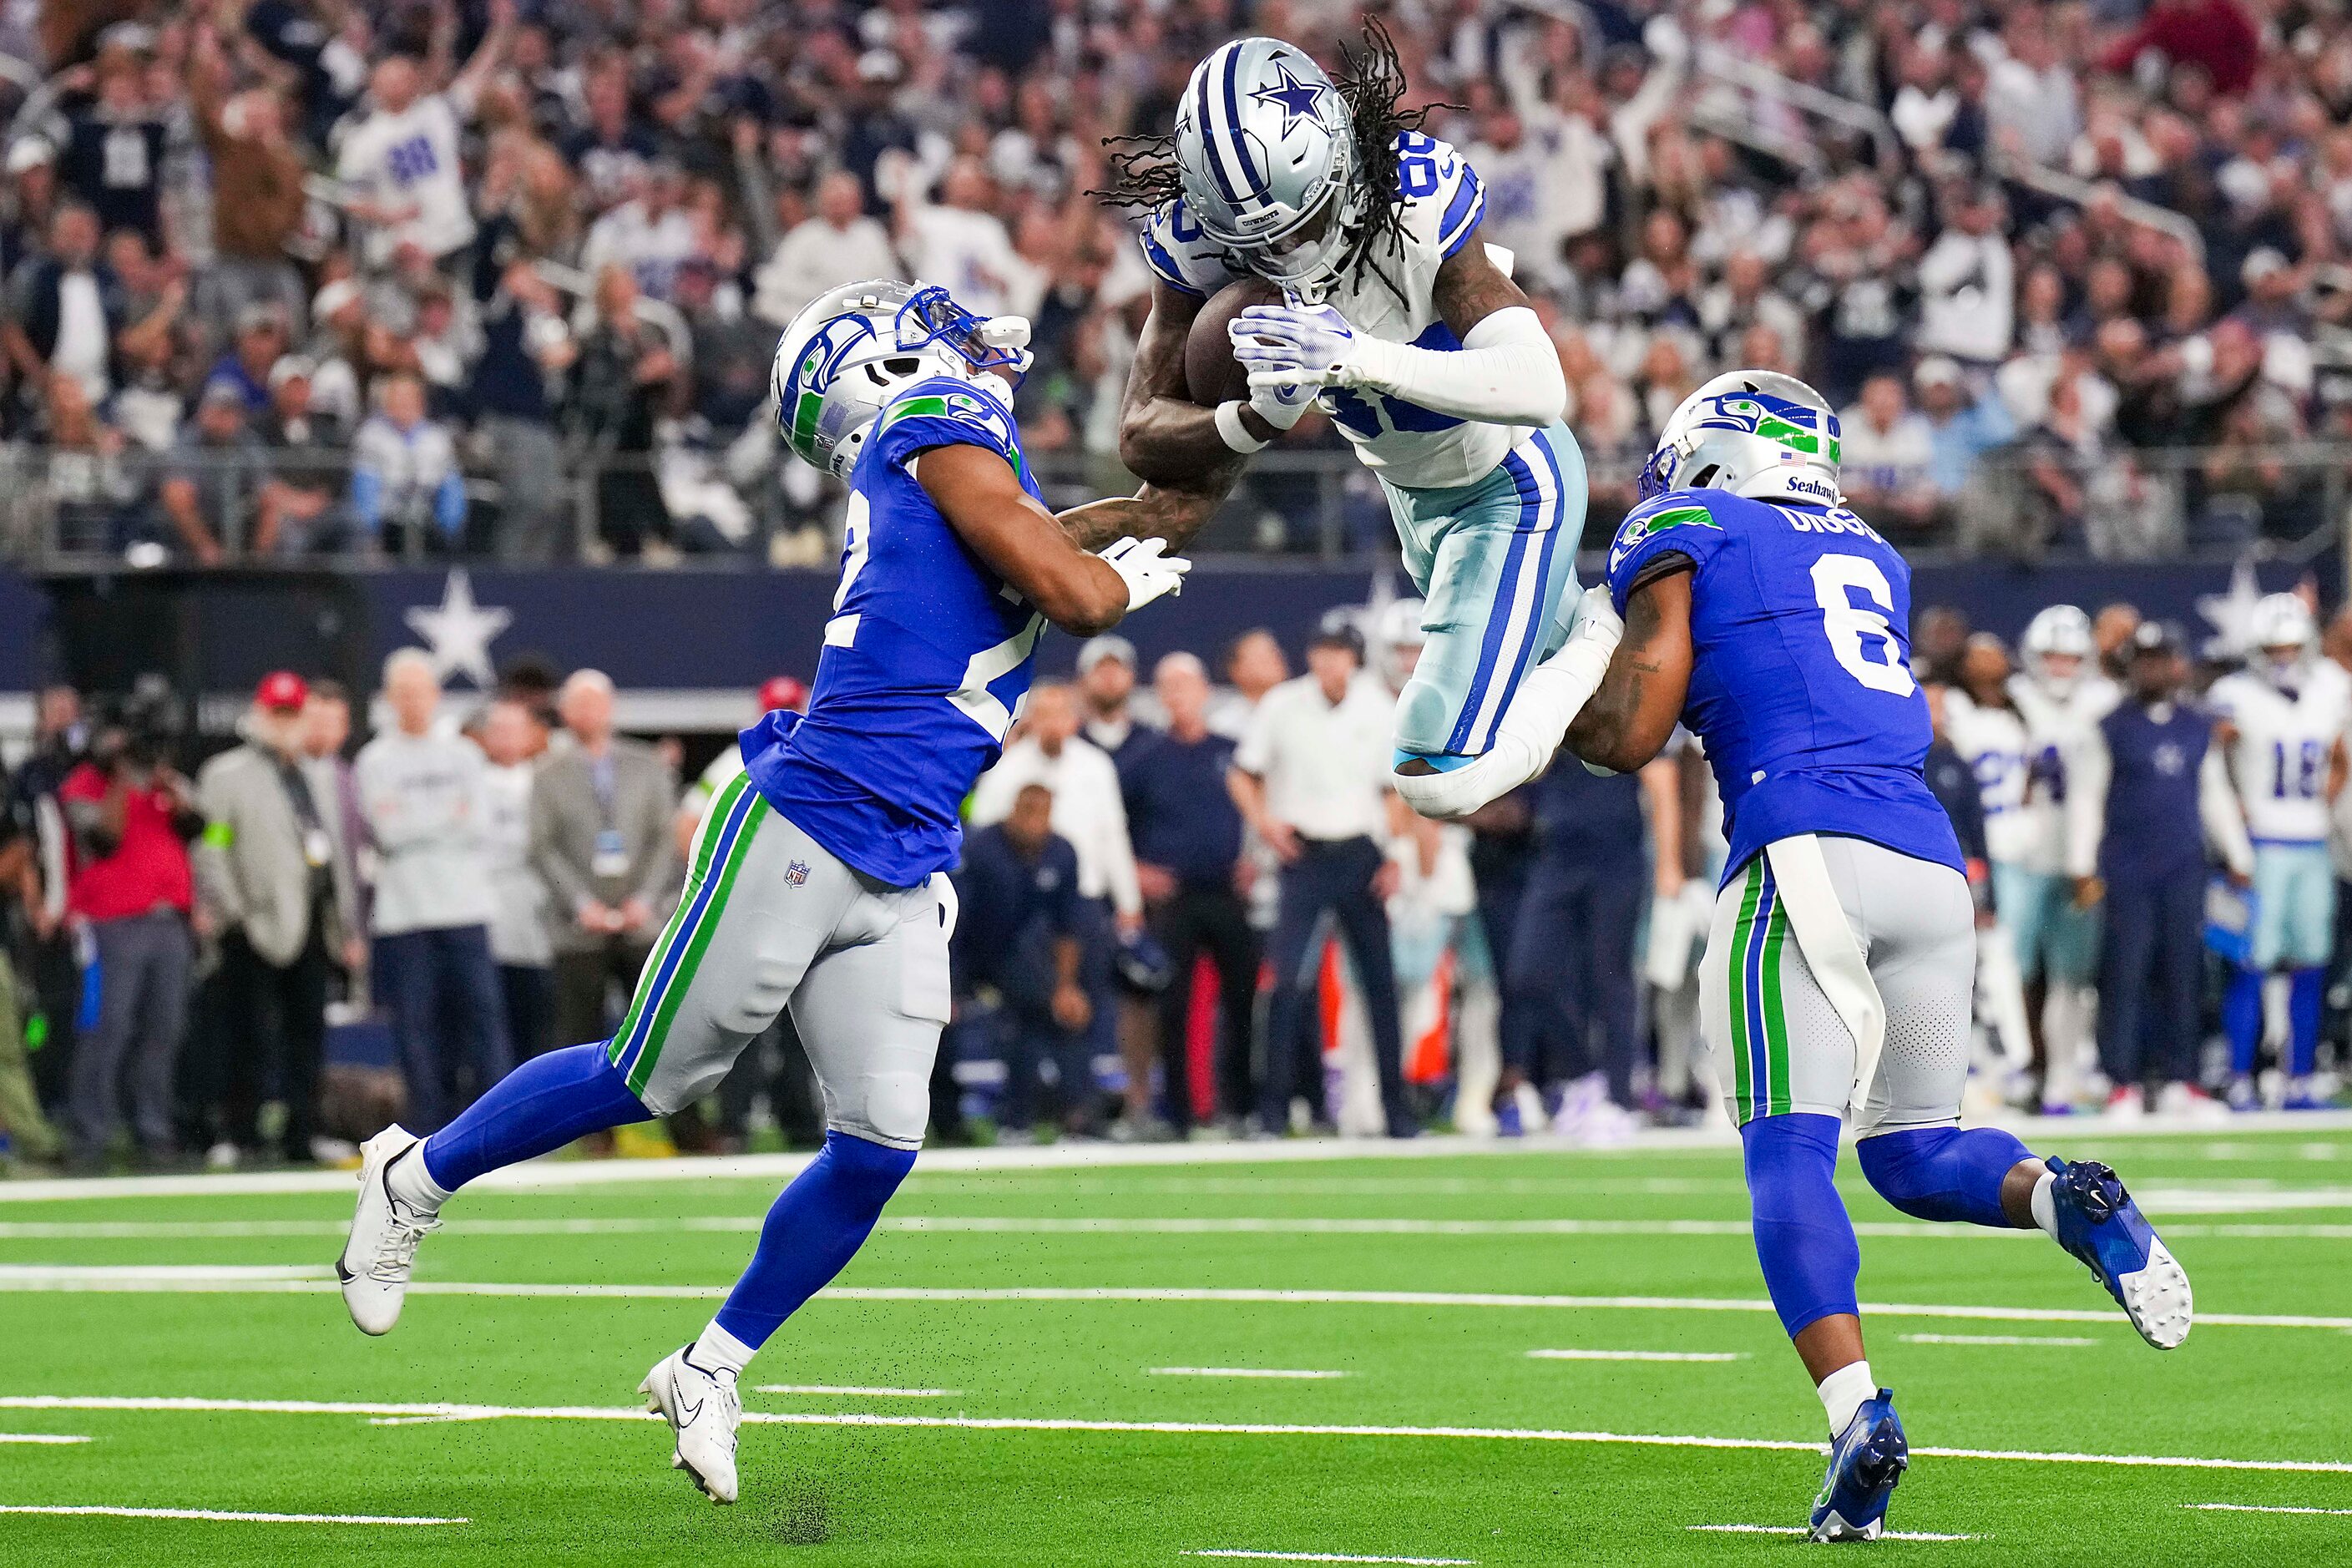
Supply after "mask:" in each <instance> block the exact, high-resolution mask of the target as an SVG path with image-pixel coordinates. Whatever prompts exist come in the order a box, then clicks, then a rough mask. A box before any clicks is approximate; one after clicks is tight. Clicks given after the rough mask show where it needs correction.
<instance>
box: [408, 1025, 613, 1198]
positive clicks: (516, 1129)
mask: <svg viewBox="0 0 2352 1568" xmlns="http://www.w3.org/2000/svg"><path fill="white" fill-rule="evenodd" d="M652 1116H653V1112H652V1111H650V1110H646V1108H645V1103H644V1101H642V1100H639V1099H638V1098H637V1097H636V1096H635V1095H634V1094H631V1093H630V1092H629V1086H628V1082H627V1080H626V1079H623V1078H622V1077H621V1074H620V1071H619V1069H618V1068H614V1066H613V1061H612V1058H611V1057H610V1056H608V1055H607V1054H606V1049H605V1047H604V1045H602V1044H597V1045H589V1046H572V1047H566V1048H565V1049H563V1050H560V1051H549V1052H547V1053H546V1054H545V1055H544V1056H536V1057H533V1058H530V1060H529V1061H527V1062H525V1063H523V1064H522V1066H520V1067H519V1068H515V1069H514V1071H512V1072H510V1073H509V1074H507V1076H506V1077H504V1078H502V1079H499V1081H498V1082H496V1083H494V1084H492V1085H491V1086H490V1087H489V1089H488V1092H486V1093H485V1094H484V1095H483V1096H482V1098H481V1099H479V1100H476V1101H474V1103H473V1104H472V1105H470V1106H467V1108H466V1110H465V1112H464V1113H463V1114H462V1115H460V1116H459V1117H458V1118H457V1120H456V1121H452V1122H451V1123H449V1125H448V1126H446V1127H444V1128H443V1129H441V1131H438V1132H436V1133H435V1134H433V1136H432V1137H430V1138H427V1139H426V1140H425V1152H424V1160H425V1173H426V1174H427V1175H429V1176H431V1177H432V1178H433V1180H434V1181H435V1182H436V1184H439V1185H440V1186H442V1187H444V1188H446V1190H448V1191H450V1192H453V1193H454V1192H456V1191H457V1189H458V1188H459V1187H462V1186H464V1185H465V1184H467V1182H470V1181H472V1180H473V1179H474V1178H475V1177H476V1176H478V1175H480V1174H481V1173H483V1172H485V1171H495V1170H497V1169H498V1168H499V1166H501V1165H511V1164H514V1163H517V1162H519V1161H522V1160H531V1159H536V1158H538V1157H539V1156H540V1155H541V1154H546V1153H550V1152H553V1151H555V1150H557V1149H561V1148H562V1147H563V1146H564V1145H565V1144H566V1143H569V1142H572V1140H573V1139H575V1138H584V1137H586V1136H587V1135H588V1134H589V1133H591V1132H602V1131H604V1130H605V1129H606V1128H608V1127H622V1126H625V1125H627V1124H628V1123H630V1122H633V1121H647V1120H650V1119H651V1118H652Z"/></svg>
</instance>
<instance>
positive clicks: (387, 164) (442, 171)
mask: <svg viewBox="0 0 2352 1568" xmlns="http://www.w3.org/2000/svg"><path fill="white" fill-rule="evenodd" d="M513 31H514V4H513V0H490V27H489V31H488V32H487V33H485V34H484V35H483V37H482V42H481V46H480V47H478V48H477V49H476V50H475V51H474V58H472V59H470V60H468V61H467V62H466V68H465V69H464V70H462V71H460V72H459V73H458V74H457V78H456V79H454V80H452V81H451V82H450V83H449V86H448V88H447V89H446V90H444V91H441V92H427V91H425V62H423V61H422V60H419V59H418V58H416V57H415V56H414V55H406V54H394V55H387V56H385V57H384V58H383V59H380V60H378V61H377V62H376V63H375V68H374V69H373V71H372V72H371V73H370V75H369V77H368V106H369V110H370V112H369V113H368V114H367V116H366V117H365V118H364V119H362V120H361V121H359V122H358V123H356V124H354V125H352V127H351V128H350V129H349V130H348V131H346V132H343V137H342V143H341V146H340V147H339V148H338V149H337V152H336V157H335V177H336V178H337V179H339V180H341V181H342V182H343V183H344V184H347V185H350V186H352V187H353V191H352V195H353V196H354V198H355V199H354V200H353V201H352V206H351V211H352V216H355V217H357V218H359V219H361V220H362V222H364V223H366V224H368V225H369V226H370V227H369V229H368V233H367V261H368V264H369V265H370V266H371V267H383V266H384V265H386V264H388V263H389V262H390V261H391V260H392V258H393V257H394V254H395V253H397V252H398V251H399V250H400V249H401V248H402V247H404V246H412V245H413V246H415V247H416V248H417V249H419V250H422V251H423V252H424V253H425V255H427V256H429V257H431V258H433V259H434V260H436V261H440V260H442V259H443V258H446V257H448V256H451V255H453V254H455V253H456V252H457V251H460V250H463V249H464V248H465V247H467V246H468V245H471V244H472V243H473V242H474V214H473V210H472V208H471V207H469V206H468V205H467V201H466V178H465V170H464V168H463V166H462V165H461V164H460V163H459V162H458V145H457V143H458V133H459V131H460V129H461V127H462V126H463V124H464V122H465V121H467V120H470V119H472V118H473V113H474V100H475V99H476V98H477V97H478V95H479V93H480V92H481V89H482V84H483V82H484V81H486V80H487V79H488V77H489V74H490V72H491V71H492V70H494V69H496V68H497V67H498V63H499V56H500V55H502V54H503V53H504V52H505V50H506V46H507V39H508V38H509V36H511V35H512V33H513Z"/></svg>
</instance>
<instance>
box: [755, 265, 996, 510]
mask: <svg viewBox="0 0 2352 1568" xmlns="http://www.w3.org/2000/svg"><path fill="white" fill-rule="evenodd" d="M1028 344H1029V323H1028V322H1027V321H1024V320H1023V319H1022V318H1020V317H1018V316H993V317H991V318H989V319H988V320H986V321H982V319H981V318H980V317H978V316H975V315H973V314H972V313H971V311H970V310H965V309H964V308H963V307H962V306H961V305H959V304H957V303H956V302H955V300H953V299H952V298H950V296H949V294H948V291H947V290H946V289H942V288H940V287H939V286H938V285H936V284H923V283H900V282H898V281H895V280H893V279H872V280H870V281H867V282H864V283H850V284H845V285H844V286H843V287H841V288H838V289H832V290H829V291H828V292H826V293H824V294H822V295H820V296H818V297H817V298H816V299H814V300H811V301H810V302H809V303H808V304H806V305H804V306H803V307H802V309H801V312H800V314H799V315H797V316H794V317H793V321H792V325H790V326H788V327H786V328H785V329H784V335H783V338H782V341H781V342H778V343H777V344H776V360H775V364H774V367H773V368H772V370H771V371H770V372H769V375H768V390H769V393H770V395H772V396H773V397H774V399H775V403H776V426H777V428H778V429H779V430H781V431H782V433H783V437H784V444H785V445H786V446H788V447H791V448H792V449H793V452H794V453H795V454H797V455H798V456H799V457H800V458H802V459H803V460H804V461H806V462H808V463H810V464H812V465H814V467H816V468H823V469H825V470H826V471H828V472H830V473H832V474H834V475H835V476H837V477H838V478H841V479H848V478H849V475H850V470H851V469H853V468H856V466H857V454H858V451H859V449H860V448H861V447H864V445H865V443H866V430H867V429H868V427H869V426H872V425H873V423H874V417H875V416H876V415H877V414H879V413H881V412H882V409H883V407H884V405H887V403H888V402H889V401H890V399H891V398H892V397H893V396H895V395H897V394H898V389H899V388H900V387H902V386H905V385H907V384H908V383H910V382H917V381H921V380H924V379H925V378H927V377H929V376H934V375H951V376H954V377H957V378H958V379H960V380H964V381H973V380H978V379H981V378H982V377H990V378H996V379H1002V380H1003V381H1004V382H1005V383H1006V384H1007V386H1006V392H1005V396H1006V399H1007V401H1010V399H1011V389H1010V383H1011V382H1013V381H1017V380H1018V379H1019V378H1020V376H1021V373H1022V372H1024V371H1025V370H1027V369H1028V368H1029V363H1030V356H1029V353H1028ZM1000 373H1001V374H1000Z"/></svg>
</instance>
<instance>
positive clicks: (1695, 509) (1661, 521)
mask: <svg viewBox="0 0 2352 1568" xmlns="http://www.w3.org/2000/svg"><path fill="white" fill-rule="evenodd" d="M1670 528H1711V529H1714V530H1715V531H1717V532H1718V533H1720V532H1721V531H1723V524H1721V523H1719V522H1717V521H1715V514H1714V513H1712V512H1710V511H1708V510H1706V508H1705V507H1703V506H1670V507H1665V508H1663V509H1661V510H1657V511H1654V512H1650V513H1648V514H1646V515H1645V514H1643V513H1642V512H1638V511H1637V512H1635V513H1634V514H1633V516H1631V517H1629V518H1627V519H1626V520H1625V523H1624V526H1623V527H1622V528H1620V529H1619V530H1618V531H1617V542H1615V543H1613V544H1612V545H1611V546H1610V547H1609V570H1611V571H1612V572H1614V571H1616V570H1617V568H1618V567H1620V566H1622V565H1623V564H1625V560H1626V557H1628V556H1630V555H1632V554H1633V552H1634V551H1636V550H1638V549H1640V548H1641V547H1642V545H1643V543H1644V542H1646V541H1648V540H1649V539H1651V538H1652V537H1654V535H1657V534H1661V533H1664V531H1666V530H1668V529H1670Z"/></svg>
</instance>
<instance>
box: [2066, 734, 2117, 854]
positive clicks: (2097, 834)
mask: <svg viewBox="0 0 2352 1568" xmlns="http://www.w3.org/2000/svg"><path fill="white" fill-rule="evenodd" d="M2115 771H2116V768H2115V759H2114V758H2113V757H2112V756H2111V755H2109V753H2108V752H2107V738H2106V736H2105V734H2103V733H2102V732H2100V731H2097V730H2093V731H2091V732H2090V733H2089V735H2087V736H2086V737H2084V741H2083V743H2082V745H2081V746H2079V747H2077V748H2076V750H2075V752H2074V777H2073V778H2072V779H2071V780H2069V781H2068V784H2067V789H2066V874H2067V875H2068V876H2070V877H2088V876H2090V875H2092V874H2093V873H2095V871H2097V870H2098V868H2099V840H2100V838H2101V837H2104V836H2105V833H2106V826H2107V821H2106V818H2107V784H2108V781H2109V780H2111V779H2112V778H2113V777H2114V776H2115Z"/></svg>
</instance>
